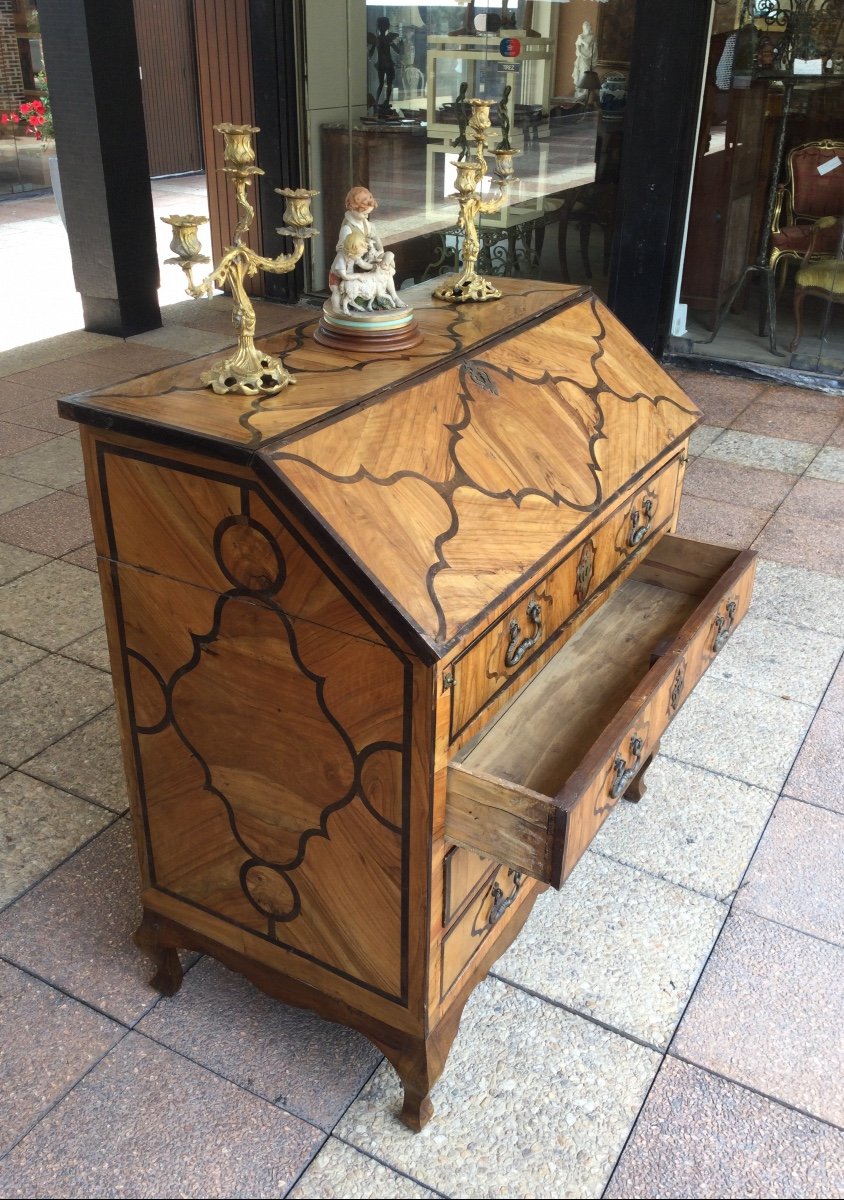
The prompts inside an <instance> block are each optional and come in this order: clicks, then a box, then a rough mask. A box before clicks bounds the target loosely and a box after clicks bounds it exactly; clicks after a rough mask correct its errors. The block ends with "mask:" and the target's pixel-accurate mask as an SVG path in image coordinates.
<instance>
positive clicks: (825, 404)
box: [758, 385, 844, 417]
mask: <svg viewBox="0 0 844 1200" xmlns="http://www.w3.org/2000/svg"><path fill="white" fill-rule="evenodd" d="M758 398H759V400H760V401H762V402H763V403H764V404H775V405H777V406H778V407H779V408H785V409H787V410H788V411H789V412H800V411H802V410H805V411H806V412H821V413H833V414H836V413H837V414H838V416H839V417H841V416H844V397H841V396H833V395H830V394H829V393H828V392H815V391H811V390H810V389H809V388H801V387H782V386H779V385H774V386H771V387H767V388H765V390H764V391H763V392H760V394H759V397H758Z"/></svg>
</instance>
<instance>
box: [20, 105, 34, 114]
mask: <svg viewBox="0 0 844 1200" xmlns="http://www.w3.org/2000/svg"><path fill="white" fill-rule="evenodd" d="M31 108H32V105H31V104H22V105H21V106H20V111H21V112H22V113H23V115H24V116H26V115H27V113H28V112H29V110H30V109H31Z"/></svg>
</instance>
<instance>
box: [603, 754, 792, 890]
mask: <svg viewBox="0 0 844 1200" xmlns="http://www.w3.org/2000/svg"><path fill="white" fill-rule="evenodd" d="M646 781H647V789H648V790H647V792H646V794H645V796H644V797H643V798H642V799H641V800H640V801H639V802H638V804H617V805H616V807H615V808H614V809H613V811H612V813H611V814H610V816H609V817H608V818H607V822H606V824H605V825H604V827H603V829H602V830H601V832H600V833H599V835H598V838H597V840H596V841H595V842H593V843H592V846H593V849H595V850H596V851H598V852H599V853H600V854H606V855H609V856H610V857H611V858H615V859H618V861H619V862H623V863H627V865H628V866H631V867H638V868H640V870H643V871H649V872H650V873H651V874H652V875H658V876H660V878H662V879H667V880H669V881H670V882H672V883H677V884H680V885H681V886H682V887H688V888H692V889H693V890H694V891H696V892H700V893H702V894H703V895H705V896H712V897H714V898H715V899H717V900H722V901H726V900H728V899H729V896H730V894H731V893H732V892H733V891H735V889H736V888H737V887H738V885H739V882H740V881H741V877H742V875H743V873H744V871H745V869H746V867H747V864H748V862H749V861H750V858H751V856H752V854H753V849H754V847H755V846H756V843H757V842H758V840H759V837H760V834H761V833H762V830H763V829H764V827H765V822H766V821H767V819H768V817H769V816H770V814H771V810H772V808H773V807H774V804H775V802H776V793H774V792H766V791H763V790H762V789H761V788H755V787H751V786H750V784H747V783H741V782H740V781H739V780H737V779H728V778H727V777H726V776H725V775H713V774H712V772H711V771H702V770H701V769H700V768H699V767H690V766H688V765H687V764H686V763H681V762H675V761H674V760H673V759H670V758H666V757H665V755H662V754H660V755H658V756H657V758H655V759H654V761H653V763H652V764H651V766H650V767H649V768H648V772H647V775H646Z"/></svg>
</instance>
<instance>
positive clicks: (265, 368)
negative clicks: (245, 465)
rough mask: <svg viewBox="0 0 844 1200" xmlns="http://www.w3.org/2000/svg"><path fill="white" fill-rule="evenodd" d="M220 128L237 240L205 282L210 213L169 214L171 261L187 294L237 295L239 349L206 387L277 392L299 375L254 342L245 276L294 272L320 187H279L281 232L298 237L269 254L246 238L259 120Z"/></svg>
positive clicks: (207, 378)
mask: <svg viewBox="0 0 844 1200" xmlns="http://www.w3.org/2000/svg"><path fill="white" fill-rule="evenodd" d="M214 128H215V130H217V132H218V133H221V134H222V135H223V138H224V149H223V163H224V166H223V171H224V172H225V173H226V175H228V176H229V178H230V179H231V180H232V183H233V184H234V190H235V198H236V200H237V205H238V209H239V210H240V214H241V215H240V219H239V220H238V223H237V226H236V227H235V231H234V233H233V235H232V242H233V245H231V246H227V247H226V249H225V252H224V253H223V256H222V258H221V259H220V261H219V263H218V264H217V266H216V267H215V268H214V269H213V270H212V271H211V272H210V273H209V274H208V275H206V276H205V278H204V279H203V280H202V281H201V282H200V283H196V284H195V283H194V281H193V268H194V267H195V266H197V265H199V264H200V263H207V262H209V261H210V260H209V258H208V257H207V256H206V255H203V254H202V253H201V247H200V244H199V234H198V229H199V226H200V225H203V224H205V222H206V221H207V219H208V218H207V217H196V216H184V217H179V216H170V217H162V218H161V220H162V221H164V222H165V223H166V224H167V225H171V226H172V228H173V240H172V241H171V243H170V249H171V250H172V251H173V252H174V254H175V255H176V257H175V258H168V259H167V262H168V263H177V264H178V265H179V266H180V267H181V268H182V270H183V271H184V272H185V275H186V276H187V280H188V288H187V291H188V295H189V296H193V297H195V298H198V297H199V296H210V295H211V293H212V291H213V290H214V288H215V287H218V288H224V287H225V286H226V285H229V286H230V287H231V290H232V295H233V296H234V311H233V313H232V323H233V325H234V327H235V329H236V330H237V350H236V351H235V353H234V354H233V355H232V356H231V357H230V358H226V359H223V360H222V361H221V362H218V363H215V364H214V366H213V367H212V368H211V369H210V370H209V371H205V372H204V373H203V374H202V375H201V376H200V379H201V380H202V383H203V384H204V385H205V386H206V387H210V388H213V390H214V391H215V392H216V393H217V394H218V395H225V394H226V393H227V392H240V393H241V394H243V395H246V396H255V395H263V396H273V395H275V393H276V392H280V391H281V389H282V388H283V387H286V386H287V384H288V383H295V382H296V380H295V378H294V377H293V376H292V375H291V374H290V372H289V371H288V370H287V369H286V368H285V367H284V365H283V363H282V362H281V360H280V359H278V358H275V357H274V356H273V355H271V354H265V353H263V352H262V351H260V350H258V349H256V347H255V309H254V308H253V306H252V301H251V300H250V299H249V296H248V294H247V292H246V288H245V287H244V280H245V279H246V278H247V277H248V276H250V275H254V274H255V273H256V272H257V271H268V272H270V273H271V274H273V275H283V274H286V273H287V272H288V271H292V270H293V268H294V267H295V266H296V263H297V262H298V261H299V259H300V258H301V257H302V254H303V252H304V249H305V242H306V240H307V239H308V238H309V237H312V236H313V235H314V233H315V232H316V230H314V229H313V228H312V225H313V217H312V215H311V209H310V203H311V198H312V197H313V196H316V195H318V194H319V193H318V192H311V191H309V190H308V189H307V188H295V189H292V188H276V189H275V190H276V192H278V194H279V195H280V196H284V197H285V199H286V201H287V205H286V207H285V209H284V221H285V224H284V226H283V227H282V228H280V229H277V230H276V232H277V233H279V234H281V235H282V236H283V237H291V238H293V245H294V250H293V253H292V254H279V256H278V257H277V258H264V257H263V256H262V255H260V254H257V253H256V252H255V251H254V250H253V249H252V248H251V247H250V246H247V245H246V243H245V240H244V239H245V237H246V234H247V232H248V231H249V227H250V225H251V224H252V220H253V218H254V216H255V209H254V208H253V207H252V205H251V204H250V203H249V201H248V200H247V198H246V189H247V188H248V187H249V186H250V184H251V182H252V176H253V175H263V174H264V172H263V171H262V170H261V168H260V167H258V166H256V165H255V147H254V145H253V143H252V135H253V134H255V133H258V132H259V130H258V129H257V127H256V126H254V125H228V124H226V125H215V126H214Z"/></svg>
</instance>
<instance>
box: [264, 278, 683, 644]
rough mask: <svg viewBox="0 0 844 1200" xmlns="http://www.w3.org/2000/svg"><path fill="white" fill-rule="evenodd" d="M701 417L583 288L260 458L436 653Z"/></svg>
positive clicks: (502, 305) (503, 315)
mask: <svg viewBox="0 0 844 1200" xmlns="http://www.w3.org/2000/svg"><path fill="white" fill-rule="evenodd" d="M507 305H508V301H507V300H506V299H504V300H501V301H499V302H496V303H495V309H496V312H500V320H501V328H502V329H503V330H505V329H506V328H507V326H508V324H509V321H508V313H507ZM483 307H484V308H486V307H487V305H484V306H483ZM699 418H700V413H699V411H698V409H697V408H696V407H695V405H694V404H693V403H692V401H691V400H690V399H689V398H688V397H687V396H686V395H685V393H684V392H683V391H682V390H681V389H680V388H679V387H678V386H677V384H676V383H674V381H673V380H672V379H671V377H670V376H669V375H668V374H667V373H666V372H665V371H664V370H663V369H662V368H661V367H660V366H659V365H658V364H657V363H656V362H655V361H654V360H653V359H652V358H651V356H650V355H649V354H648V353H647V351H646V350H644V349H643V347H642V346H640V345H639V344H638V342H636V340H635V339H634V338H633V336H632V335H631V334H630V333H629V332H628V331H627V330H626V329H625V328H624V326H622V325H621V324H620V322H619V321H618V320H617V319H616V318H615V317H614V316H613V315H612V313H610V311H609V310H608V309H607V308H606V307H605V306H604V305H603V304H601V303H600V301H598V300H597V299H595V298H594V297H589V296H586V297H584V298H583V299H582V300H581V301H580V302H579V303H574V304H569V305H568V306H567V307H564V308H562V309H560V310H557V311H556V312H555V313H553V314H551V315H550V316H546V317H544V318H541V319H539V320H538V321H537V322H536V323H533V324H531V325H529V326H527V327H524V326H523V327H522V328H520V329H517V330H516V331H515V332H514V333H513V334H512V335H511V336H509V337H504V338H503V339H502V340H500V341H499V342H497V343H496V344H494V345H488V346H487V347H485V348H482V349H481V350H480V351H479V352H478V353H477V354H475V355H474V356H470V357H467V358H466V359H464V360H463V361H462V362H459V361H458V362H455V361H453V360H452V361H447V362H445V363H444V364H443V369H442V370H441V371H440V372H439V373H433V374H431V375H430V376H428V377H426V378H425V379H424V380H421V381H417V382H414V381H413V380H410V381H409V384H408V386H406V387H405V388H404V389H400V388H399V389H396V390H395V391H393V392H392V393H390V394H387V395H382V396H380V397H377V398H375V399H374V400H372V401H371V402H370V403H367V404H365V405H364V406H363V407H361V408H358V409H356V410H354V411H351V412H349V411H346V412H344V413H342V414H340V415H339V416H338V417H337V418H336V419H334V420H333V421H329V422H327V423H324V424H322V425H321V426H320V427H319V428H316V429H314V430H312V431H310V432H305V433H304V434H299V435H294V436H292V437H291V438H290V439H289V440H287V441H285V443H284V444H283V445H278V444H276V445H275V446H269V447H266V448H265V449H263V450H262V451H261V452H260V453H259V456H258V460H259V461H260V463H261V464H262V473H263V474H265V476H269V475H270V474H272V476H273V477H274V478H275V479H277V480H281V481H283V483H284V485H286V487H287V488H289V489H290V491H291V492H292V494H293V496H294V497H295V498H296V502H297V504H298V507H299V508H300V510H301V511H302V512H303V513H304V514H305V516H306V519H308V521H309V524H311V526H312V527H314V528H315V530H316V532H317V534H318V536H319V537H320V540H322V541H323V543H324V544H329V545H333V546H335V547H336V548H337V550H338V552H339V555H340V557H341V558H345V560H346V562H347V563H348V564H349V565H350V566H351V567H352V568H353V570H354V572H355V574H356V575H357V576H358V577H359V578H360V577H363V578H364V579H366V580H368V581H369V582H370V583H371V585H372V587H373V588H374V589H375V590H376V592H377V593H379V594H380V596H381V597H382V599H383V600H385V601H386V602H387V603H388V604H389V606H390V607H391V608H393V609H394V610H395V612H396V614H397V616H398V617H399V618H400V619H401V620H402V622H403V623H405V624H406V625H407V630H408V634H409V636H410V637H411V641H412V642H414V643H416V644H417V645H418V646H419V647H420V650H422V651H423V652H427V653H426V657H431V658H438V657H441V656H442V655H443V654H445V653H446V652H447V650H448V648H449V647H450V646H451V645H452V644H453V643H454V642H455V641H456V640H457V639H458V638H459V637H460V636H461V634H462V632H464V631H466V630H467V629H468V627H470V626H471V625H472V624H473V623H474V622H475V621H476V620H477V618H478V615H479V614H480V613H482V612H483V611H484V610H485V609H486V608H488V607H489V606H490V605H493V604H494V603H495V602H496V601H497V600H499V599H500V598H501V597H503V596H504V595H505V594H506V593H507V592H508V591H510V590H511V589H512V588H513V587H514V586H515V585H517V584H518V582H519V581H520V579H521V578H522V577H524V576H525V575H527V574H529V573H530V572H531V571H532V570H533V569H534V568H535V567H536V566H537V565H538V564H543V563H545V562H548V561H550V560H551V559H552V558H554V557H558V556H560V555H561V554H562V553H565V550H566V544H567V543H568V544H570V545H571V546H572V547H574V546H575V545H576V543H577V541H578V539H579V536H580V531H581V530H582V529H583V528H584V526H585V525H586V524H588V523H589V522H591V521H592V519H593V518H594V517H595V515H596V514H597V513H598V512H599V511H600V510H601V509H602V508H604V507H606V506H608V504H609V503H610V502H611V500H612V499H613V498H615V497H617V495H618V494H619V492H621V491H623V490H624V489H625V488H626V487H627V486H628V485H629V484H630V482H631V481H632V480H635V479H636V478H637V477H644V476H645V475H646V474H647V473H648V471H649V468H651V466H652V465H653V464H654V463H655V462H656V461H657V460H659V459H660V458H662V457H664V456H665V454H666V453H667V452H668V451H669V450H670V449H671V448H672V447H674V446H676V445H678V444H679V443H681V442H682V441H683V440H684V439H685V438H686V437H687V436H688V434H689V432H690V431H691V430H692V429H693V428H694V426H695V425H696V424H697V423H698V420H699Z"/></svg>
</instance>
